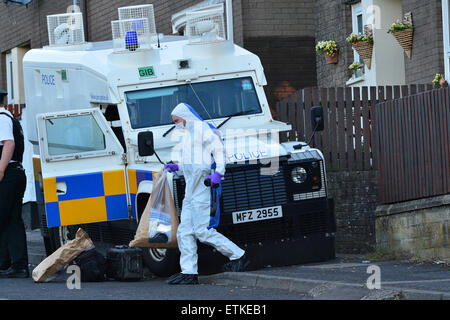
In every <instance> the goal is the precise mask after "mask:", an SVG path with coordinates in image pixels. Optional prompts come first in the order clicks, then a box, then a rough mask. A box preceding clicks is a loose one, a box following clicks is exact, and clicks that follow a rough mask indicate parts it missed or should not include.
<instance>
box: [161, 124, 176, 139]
mask: <svg viewBox="0 0 450 320" xmlns="http://www.w3.org/2000/svg"><path fill="white" fill-rule="evenodd" d="M175 127H176V126H175V125H173V126H172V127H171V128H170V129H169V130H167V131H166V132H165V133H164V134H163V137H165V136H167V135H168V134H169V132H170V131H172V130H173V129H175Z"/></svg>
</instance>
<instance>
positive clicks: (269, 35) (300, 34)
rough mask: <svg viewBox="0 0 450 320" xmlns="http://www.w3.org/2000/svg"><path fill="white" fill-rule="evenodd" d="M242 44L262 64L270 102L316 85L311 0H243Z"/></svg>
mask: <svg viewBox="0 0 450 320" xmlns="http://www.w3.org/2000/svg"><path fill="white" fill-rule="evenodd" d="M242 12H243V13H242V15H243V18H242V21H243V32H244V34H243V37H244V47H245V48H246V49H248V50H250V51H251V52H253V53H256V54H257V55H258V56H259V57H260V59H261V62H262V64H263V67H264V72H265V75H266V78H267V82H268V85H267V87H266V88H265V89H266V95H267V99H268V101H269V105H270V106H271V107H272V108H274V107H275V104H276V102H277V101H279V100H280V99H281V98H283V97H285V96H286V95H288V94H290V93H292V92H293V91H295V90H299V89H302V88H305V87H311V86H315V85H317V79H316V61H315V53H314V30H315V21H314V1H313V0H280V1H273V0H242Z"/></svg>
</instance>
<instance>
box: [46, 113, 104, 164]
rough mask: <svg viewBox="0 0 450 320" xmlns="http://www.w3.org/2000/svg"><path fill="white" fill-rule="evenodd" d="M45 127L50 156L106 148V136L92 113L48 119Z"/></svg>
mask: <svg viewBox="0 0 450 320" xmlns="http://www.w3.org/2000/svg"><path fill="white" fill-rule="evenodd" d="M45 128H46V133H47V143H48V153H49V155H50V156H58V155H65V154H73V153H82V152H92V151H102V150H105V149H106V141H105V136H104V134H103V132H102V130H101V128H100V127H99V125H98V124H97V122H96V120H95V119H94V116H93V115H92V114H88V115H77V116H69V117H60V118H51V119H47V120H46V121H45Z"/></svg>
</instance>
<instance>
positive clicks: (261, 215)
mask: <svg viewBox="0 0 450 320" xmlns="http://www.w3.org/2000/svg"><path fill="white" fill-rule="evenodd" d="M282 216H283V210H282V209H281V206H277V207H268V208H260V209H252V210H245V211H237V212H233V223H234V224H236V223H244V222H252V221H260V220H268V219H276V218H281V217H282Z"/></svg>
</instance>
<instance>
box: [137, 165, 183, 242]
mask: <svg viewBox="0 0 450 320" xmlns="http://www.w3.org/2000/svg"><path fill="white" fill-rule="evenodd" d="M178 224H179V219H178V215H177V211H176V208H175V202H174V200H173V197H172V193H171V192H170V188H169V182H168V180H167V172H165V171H164V170H161V171H160V172H158V173H155V174H153V189H152V194H151V195H150V199H149V200H148V203H147V206H146V207H145V209H144V212H143V213H142V216H141V217H140V220H139V225H138V228H137V230H136V235H135V236H134V240H132V241H131V242H130V244H129V246H130V247H137V248H176V247H178V243H177V236H176V235H177V229H178Z"/></svg>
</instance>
